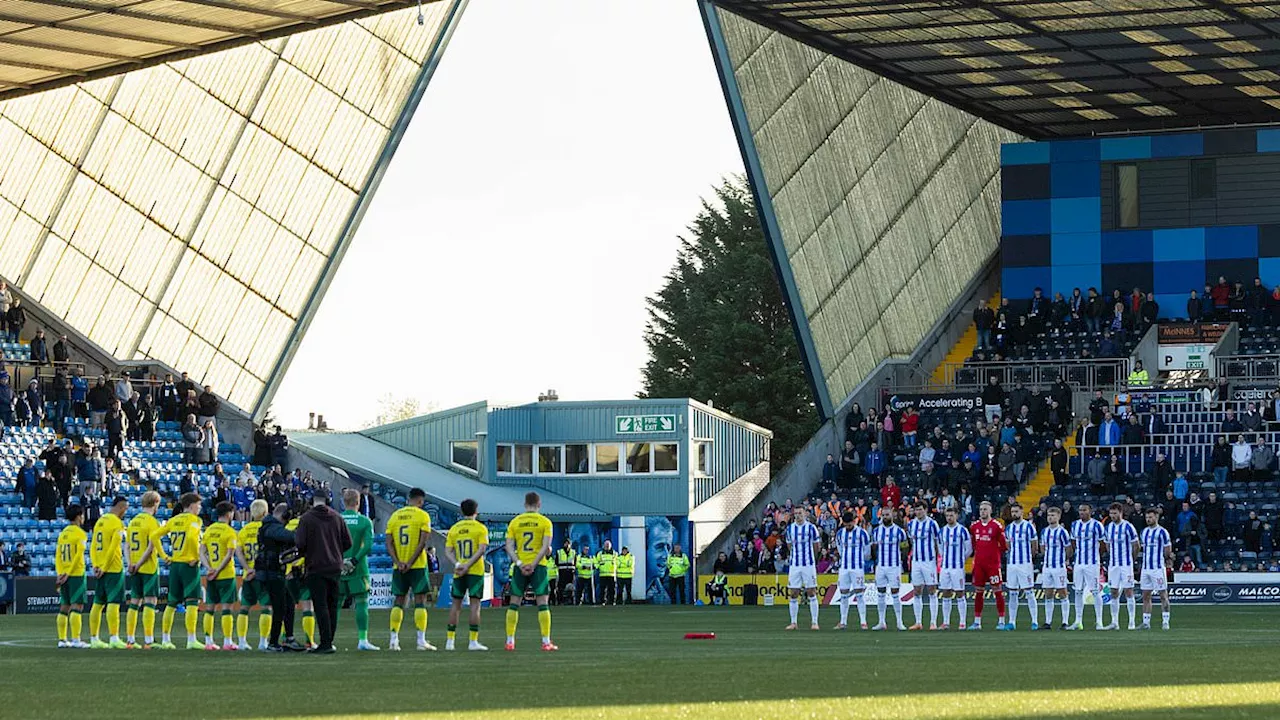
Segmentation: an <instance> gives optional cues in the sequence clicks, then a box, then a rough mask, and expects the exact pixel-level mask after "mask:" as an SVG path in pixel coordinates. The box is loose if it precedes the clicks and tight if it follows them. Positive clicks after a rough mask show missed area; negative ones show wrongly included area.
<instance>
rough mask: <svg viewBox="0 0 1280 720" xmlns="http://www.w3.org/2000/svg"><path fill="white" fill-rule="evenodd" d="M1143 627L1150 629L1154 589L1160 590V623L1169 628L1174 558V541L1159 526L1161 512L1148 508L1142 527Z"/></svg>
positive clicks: (1165, 628) (1166, 531) (1163, 627)
mask: <svg viewBox="0 0 1280 720" xmlns="http://www.w3.org/2000/svg"><path fill="white" fill-rule="evenodd" d="M1141 541H1142V629H1143V630H1150V629H1151V593H1155V592H1158V593H1160V617H1161V623H1160V627H1161V628H1162V629H1164V630H1168V629H1169V579H1168V577H1166V575H1165V572H1166V570H1165V568H1166V567H1167V565H1166V563H1172V562H1173V541H1172V540H1171V539H1170V538H1169V531H1168V530H1165V529H1164V528H1162V527H1160V512H1159V511H1158V510H1156V509H1155V508H1151V509H1150V510H1147V526H1146V527H1145V528H1143V529H1142V537H1141Z"/></svg>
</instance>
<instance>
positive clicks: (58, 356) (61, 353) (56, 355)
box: [53, 335, 71, 363]
mask: <svg viewBox="0 0 1280 720" xmlns="http://www.w3.org/2000/svg"><path fill="white" fill-rule="evenodd" d="M70 360H71V343H69V342H67V336H66V335H63V336H61V337H59V338H58V342H56V343H54V344H53V361H54V362H56V363H64V362H70Z"/></svg>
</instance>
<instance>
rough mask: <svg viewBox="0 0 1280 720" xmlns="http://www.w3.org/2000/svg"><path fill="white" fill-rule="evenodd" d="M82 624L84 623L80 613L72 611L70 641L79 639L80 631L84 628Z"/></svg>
mask: <svg viewBox="0 0 1280 720" xmlns="http://www.w3.org/2000/svg"><path fill="white" fill-rule="evenodd" d="M83 622H84V621H83V620H82V619H81V615H80V613H78V612H76V611H75V610H72V611H71V639H72V640H79V639H80V629H81V628H82V627H84V626H83V624H82V623H83Z"/></svg>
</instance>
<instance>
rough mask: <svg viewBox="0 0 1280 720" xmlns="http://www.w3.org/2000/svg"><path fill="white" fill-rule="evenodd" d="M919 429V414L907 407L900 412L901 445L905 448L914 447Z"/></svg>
mask: <svg viewBox="0 0 1280 720" xmlns="http://www.w3.org/2000/svg"><path fill="white" fill-rule="evenodd" d="M919 428H920V413H918V412H916V409H915V408H913V407H909V408H907V409H906V410H903V411H902V444H903V445H906V446H907V447H915V446H916V431H917V430H919Z"/></svg>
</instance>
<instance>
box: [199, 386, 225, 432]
mask: <svg viewBox="0 0 1280 720" xmlns="http://www.w3.org/2000/svg"><path fill="white" fill-rule="evenodd" d="M199 406H200V416H199V420H200V424H201V425H204V424H206V423H208V422H212V421H213V420H214V419H216V418H217V416H218V411H219V410H220V409H222V401H221V400H219V399H218V396H217V395H214V394H213V388H212V387H211V386H209V385H205V386H204V392H202V393H200V398H199Z"/></svg>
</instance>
